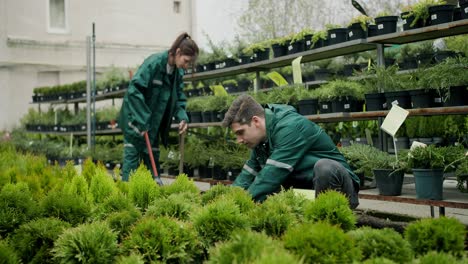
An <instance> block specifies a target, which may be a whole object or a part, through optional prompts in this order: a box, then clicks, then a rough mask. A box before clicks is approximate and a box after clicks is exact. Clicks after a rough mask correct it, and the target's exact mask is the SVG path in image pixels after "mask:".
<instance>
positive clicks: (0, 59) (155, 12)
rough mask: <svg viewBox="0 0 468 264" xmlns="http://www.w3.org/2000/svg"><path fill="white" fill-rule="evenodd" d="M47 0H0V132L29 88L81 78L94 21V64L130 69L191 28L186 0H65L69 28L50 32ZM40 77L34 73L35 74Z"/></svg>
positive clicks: (11, 122)
mask: <svg viewBox="0 0 468 264" xmlns="http://www.w3.org/2000/svg"><path fill="white" fill-rule="evenodd" d="M48 1H49V0H34V1H31V0H0V110H1V111H0V131H1V130H9V129H12V128H13V127H15V126H17V125H18V124H19V122H18V120H19V118H20V117H21V116H23V115H24V114H25V113H26V112H27V109H28V108H29V107H36V105H30V104H29V102H31V101H32V100H31V96H32V91H33V89H34V88H35V87H38V86H44V85H57V84H65V83H70V82H73V81H78V80H85V79H86V45H85V40H86V36H90V35H91V33H92V23H93V22H94V23H95V25H96V66H97V68H98V70H99V71H103V70H104V68H106V67H109V66H112V65H113V66H117V67H122V68H128V67H131V68H134V67H136V66H137V65H139V64H141V62H142V61H143V60H144V58H146V57H148V56H149V55H150V54H152V53H154V52H157V51H161V50H166V49H168V47H169V46H170V45H171V44H172V42H173V41H174V40H175V38H176V37H177V36H178V35H179V34H180V33H182V32H184V31H187V32H189V33H190V34H191V33H192V32H191V28H192V6H191V5H192V4H191V0H179V2H180V12H179V13H175V12H174V10H173V5H174V1H175V0H170V1H168V0H165V1H153V0H137V1H123V0H100V1H91V0H80V1H74V0H66V1H67V6H68V9H67V19H68V31H66V32H65V33H51V31H50V30H49V27H48V21H49V20H48V14H49V11H48ZM38 76H39V77H38Z"/></svg>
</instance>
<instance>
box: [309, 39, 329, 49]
mask: <svg viewBox="0 0 468 264" xmlns="http://www.w3.org/2000/svg"><path fill="white" fill-rule="evenodd" d="M325 43H326V41H325V40H324V39H319V40H317V42H315V43H313V46H312V49H319V48H322V47H325V46H326V44H325Z"/></svg>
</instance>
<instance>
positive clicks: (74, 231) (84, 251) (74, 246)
mask: <svg viewBox="0 0 468 264" xmlns="http://www.w3.org/2000/svg"><path fill="white" fill-rule="evenodd" d="M52 252H53V254H54V260H55V261H57V262H58V263H114V257H115V255H116V254H117V253H118V247H117V234H116V233H115V232H113V231H112V230H111V229H110V227H109V226H108V225H107V224H106V223H104V222H93V223H89V224H83V225H80V226H77V227H75V228H70V229H67V230H65V232H64V233H63V234H62V235H60V237H59V238H58V239H57V241H55V244H54V248H53V250H52Z"/></svg>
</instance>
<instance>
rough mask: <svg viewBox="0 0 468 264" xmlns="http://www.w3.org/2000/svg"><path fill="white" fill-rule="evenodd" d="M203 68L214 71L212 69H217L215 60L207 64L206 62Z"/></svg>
mask: <svg viewBox="0 0 468 264" xmlns="http://www.w3.org/2000/svg"><path fill="white" fill-rule="evenodd" d="M203 69H204V70H205V71H212V70H214V69H216V63H215V62H209V63H207V64H205V65H204V66H203Z"/></svg>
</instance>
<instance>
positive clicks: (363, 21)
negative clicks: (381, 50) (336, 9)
mask: <svg viewBox="0 0 468 264" xmlns="http://www.w3.org/2000/svg"><path fill="white" fill-rule="evenodd" d="M355 23H359V24H360V25H361V28H362V30H364V31H367V25H369V24H373V23H374V19H373V18H372V17H369V16H366V15H359V16H357V17H353V18H352V19H351V21H350V22H349V24H348V26H351V25H352V24H355Z"/></svg>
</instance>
